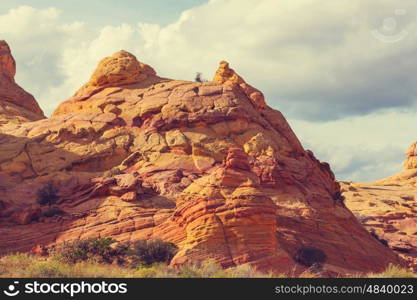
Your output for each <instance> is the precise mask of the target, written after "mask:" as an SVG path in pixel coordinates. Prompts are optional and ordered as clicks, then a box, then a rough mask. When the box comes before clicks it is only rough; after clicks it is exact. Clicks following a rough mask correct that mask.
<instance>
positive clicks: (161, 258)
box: [129, 239, 178, 265]
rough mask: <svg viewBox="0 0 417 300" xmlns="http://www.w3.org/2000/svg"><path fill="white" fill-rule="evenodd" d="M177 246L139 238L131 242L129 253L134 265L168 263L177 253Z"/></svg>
mask: <svg viewBox="0 0 417 300" xmlns="http://www.w3.org/2000/svg"><path fill="white" fill-rule="evenodd" d="M177 251H178V247H177V246H176V245H175V244H173V243H169V242H164V241H161V240H158V239H157V240H140V241H137V242H136V243H134V244H133V248H132V249H131V250H130V251H129V254H130V255H131V257H132V258H133V263H134V264H136V265H138V264H139V265H140V264H145V265H151V264H153V263H161V262H162V263H169V262H170V261H171V260H172V258H173V257H174V255H175V254H176V253H177Z"/></svg>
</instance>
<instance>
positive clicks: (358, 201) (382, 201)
mask: <svg viewBox="0 0 417 300" xmlns="http://www.w3.org/2000/svg"><path fill="white" fill-rule="evenodd" d="M410 149H414V147H413V146H412V147H411V148H410ZM413 157H414V156H413V155H410V151H408V153H407V159H406V163H405V169H404V171H403V172H401V173H399V174H397V175H394V176H391V177H388V178H385V179H381V180H377V181H375V182H369V183H357V182H344V183H342V190H343V196H344V197H345V198H346V205H347V207H348V208H349V209H351V210H352V212H353V213H354V214H355V215H356V216H357V218H358V220H359V221H360V222H361V223H362V224H363V225H364V226H365V227H366V228H367V229H368V230H369V231H370V232H374V233H375V234H376V237H377V238H378V239H379V240H380V241H381V242H382V243H383V244H386V245H387V246H388V247H390V248H391V249H393V250H394V251H396V252H397V253H398V254H399V255H400V256H401V257H403V258H404V259H405V260H406V261H407V262H408V265H409V266H410V267H412V268H414V269H415V270H417V169H416V168H412V167H413V163H414V158H413ZM416 167H417V166H416Z"/></svg>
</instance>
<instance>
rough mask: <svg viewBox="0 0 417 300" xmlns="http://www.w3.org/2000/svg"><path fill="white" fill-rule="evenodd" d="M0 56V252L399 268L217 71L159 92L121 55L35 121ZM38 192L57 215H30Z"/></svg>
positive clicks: (288, 140) (243, 89)
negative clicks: (54, 250) (116, 245)
mask: <svg viewBox="0 0 417 300" xmlns="http://www.w3.org/2000/svg"><path fill="white" fill-rule="evenodd" d="M3 45H4V46H2V47H3V48H2V49H3V50H2V53H1V55H2V56H1V59H0V61H1V62H2V63H1V68H2V72H3V73H5V74H6V75H5V76H2V77H1V80H2V82H1V87H2V90H1V95H2V97H1V98H0V100H1V101H2V102H1V103H2V105H3V102H4V103H6V104H4V105H6V106H11V107H13V110H10V111H9V110H7V112H6V117H7V118H13V117H16V118H17V119H18V122H16V121H10V122H8V123H7V124H3V125H2V126H1V127H0V245H1V248H0V253H3V254H4V253H11V252H16V251H30V250H31V249H32V247H34V246H35V245H41V246H45V247H48V246H51V245H54V244H59V243H62V242H64V241H69V240H74V239H84V238H89V237H113V238H115V239H116V240H118V241H120V242H126V241H136V240H140V239H152V238H159V239H162V240H166V241H171V242H174V243H175V244H177V245H178V247H179V252H178V253H177V255H176V256H175V257H174V259H173V261H172V262H171V264H172V265H179V264H184V263H198V262H201V261H203V260H205V259H208V258H211V259H214V260H216V261H217V262H218V263H220V264H221V265H223V266H224V267H231V266H236V265H239V264H245V263H248V264H250V265H252V266H254V267H256V268H258V269H261V270H274V271H278V272H287V273H291V272H293V273H294V272H303V270H305V269H306V266H302V265H300V264H298V263H297V262H296V261H295V260H294V257H296V255H297V253H299V251H300V249H303V248H304V247H314V248H316V249H319V250H320V251H322V252H324V253H325V255H326V256H327V261H326V263H325V265H324V268H325V270H326V271H328V272H329V273H332V274H334V273H338V274H347V273H349V274H356V273H359V272H369V271H381V270H383V269H384V268H386V267H387V266H388V264H390V263H394V264H402V263H403V261H402V260H401V259H400V258H399V257H398V255H397V254H395V253H394V252H393V251H392V250H391V249H389V248H387V247H385V246H384V245H382V244H381V243H380V242H379V241H378V240H377V239H375V238H374V237H372V236H371V235H370V233H369V232H368V231H367V230H366V229H365V228H364V227H363V226H362V225H361V224H360V223H359V222H358V221H357V219H356V218H355V216H354V215H353V214H352V212H351V211H350V210H349V209H347V208H346V207H345V205H344V203H343V201H342V197H341V190H340V186H339V184H338V183H337V182H336V181H335V177H334V175H333V173H332V171H331V169H330V167H329V165H328V164H327V163H322V162H320V161H319V160H317V159H316V158H315V157H314V155H313V153H312V152H311V151H308V150H304V149H303V147H302V145H301V143H300V142H299V140H298V139H297V137H296V136H295V134H294V133H293V131H292V130H291V128H290V126H289V125H288V123H287V121H286V120H285V118H284V117H283V115H282V114H281V113H280V112H279V111H277V110H274V109H272V108H270V107H268V106H267V105H266V103H265V99H264V96H263V94H262V93H261V92H260V91H259V90H257V89H255V88H254V87H252V86H250V85H249V84H247V83H246V82H245V81H244V80H243V79H242V78H241V77H240V76H239V75H238V74H237V73H236V72H235V71H233V70H232V69H230V67H229V65H228V63H226V62H221V63H220V67H219V69H218V71H217V72H216V74H215V76H214V79H213V80H212V81H210V82H190V81H182V80H171V79H166V78H161V77H159V76H157V74H156V72H155V71H154V70H153V69H152V68H151V67H150V66H148V65H146V64H143V63H141V62H139V61H138V60H137V59H136V57H135V56H133V55H132V54H130V53H128V52H125V51H120V52H117V53H115V54H114V55H113V56H111V57H107V58H105V59H104V60H102V61H101V62H100V63H99V65H98V67H97V69H96V70H95V72H94V74H93V75H92V77H91V79H90V80H89V82H88V83H87V84H86V85H84V86H83V87H82V88H81V89H80V90H78V91H77V92H76V93H75V94H74V96H73V97H72V98H70V99H68V100H67V101H65V102H63V103H62V104H61V105H59V107H58V108H57V109H56V111H55V112H54V113H53V115H52V116H51V117H50V118H48V119H46V118H43V115H42V113H41V111H40V109H39V107H38V105H37V104H36V102H34V100H33V97H31V96H28V94H26V93H25V92H23V91H22V90H21V89H20V88H18V87H17V85H15V84H14V81H13V78H12V77H13V76H12V75H14V61H13V59H12V58H11V55H10V51H9V48H8V47H7V46H5V44H4V43H3ZM7 74H8V75H7ZM3 86H6V87H7V89H6V96H5V97H4V96H3V94H4V93H5V92H4V91H3ZM9 90H10V91H12V92H9ZM13 91H19V94H17V93H16V94H13ZM13 95H17V96H19V95H25V96H24V97H17V96H16V97H12V96H13ZM13 113H15V115H13ZM22 115H24V116H25V118H23V117H22ZM26 119H27V120H26ZM23 121H25V122H23ZM48 182H50V183H52V184H53V185H54V186H55V187H56V189H57V192H58V195H59V201H58V202H57V204H56V205H57V206H58V207H59V208H60V209H61V210H63V211H64V212H65V214H64V215H61V216H54V217H51V218H47V217H45V216H43V215H42V212H44V211H45V210H47V209H48V207H41V206H39V205H38V204H37V200H36V199H37V193H38V191H39V189H41V188H42V187H44V186H45V184H47V183H48Z"/></svg>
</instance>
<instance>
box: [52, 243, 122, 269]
mask: <svg viewBox="0 0 417 300" xmlns="http://www.w3.org/2000/svg"><path fill="white" fill-rule="evenodd" d="M115 242H116V240H114V239H112V238H98V239H97V238H90V239H86V240H76V241H72V242H66V243H63V244H62V245H60V246H58V247H56V248H55V249H54V250H53V251H52V252H53V255H54V256H55V257H56V258H58V259H59V260H61V261H63V262H66V263H72V264H73V263H76V262H80V261H86V260H88V259H98V260H99V261H103V262H106V263H110V262H112V260H113V259H114V258H115V257H116V256H117V255H118V254H119V253H118V251H117V249H113V248H112V247H110V245H111V244H113V243H115Z"/></svg>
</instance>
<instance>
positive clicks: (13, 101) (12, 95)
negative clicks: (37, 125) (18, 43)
mask: <svg viewBox="0 0 417 300" xmlns="http://www.w3.org/2000/svg"><path fill="white" fill-rule="evenodd" d="M15 75H16V63H15V60H14V58H13V56H12V54H11V51H10V48H9V45H8V44H7V43H6V42H5V41H2V40H0V125H2V124H6V123H11V122H13V123H21V122H27V121H36V120H40V119H42V118H44V115H43V112H42V110H41V108H40V107H39V105H38V103H37V102H36V100H35V98H33V96H32V95H31V94H29V93H27V92H26V91H25V90H23V89H22V88H21V87H20V86H19V85H17V83H16V82H15V80H14V77H15Z"/></svg>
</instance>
